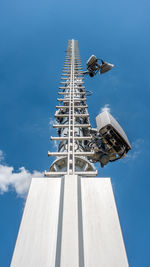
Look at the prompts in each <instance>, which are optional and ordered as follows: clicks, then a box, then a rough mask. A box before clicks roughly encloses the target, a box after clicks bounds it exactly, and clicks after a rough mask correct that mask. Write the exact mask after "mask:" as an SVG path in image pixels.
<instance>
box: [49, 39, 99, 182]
mask: <svg viewBox="0 0 150 267" xmlns="http://www.w3.org/2000/svg"><path fill="white" fill-rule="evenodd" d="M83 85H84V82H83V75H82V64H81V59H80V52H79V47H78V41H75V40H69V41H68V46H67V50H66V57H65V62H64V68H63V71H62V77H61V86H60V87H59V90H60V92H59V93H58V94H59V95H61V96H62V98H57V101H59V103H60V104H59V105H58V106H56V108H57V111H56V113H55V117H56V121H57V123H58V124H54V125H53V127H54V128H58V137H51V140H57V141H60V143H59V147H58V152H48V156H55V157H57V158H56V160H55V161H54V162H53V163H52V165H51V167H50V169H49V171H48V172H45V176H48V177H52V176H57V177H58V175H60V176H61V175H65V174H68V175H73V174H78V175H82V176H84V175H85V176H95V175H97V171H95V170H94V167H93V164H91V162H90V161H89V159H88V156H89V157H90V156H92V155H93V153H94V152H92V151H86V149H85V147H86V145H87V142H88V140H91V138H92V136H91V135H90V131H89V129H90V128H91V125H90V121H89V114H88V106H87V104H86V90H85V87H84V86H83Z"/></svg>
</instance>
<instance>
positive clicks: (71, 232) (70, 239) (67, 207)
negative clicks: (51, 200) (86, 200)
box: [60, 175, 79, 267]
mask: <svg viewBox="0 0 150 267" xmlns="http://www.w3.org/2000/svg"><path fill="white" fill-rule="evenodd" d="M77 178H78V177H77V175H65V180H64V201H63V217H62V243H61V261H60V266H61V267H78V266H79V241H78V192H77Z"/></svg>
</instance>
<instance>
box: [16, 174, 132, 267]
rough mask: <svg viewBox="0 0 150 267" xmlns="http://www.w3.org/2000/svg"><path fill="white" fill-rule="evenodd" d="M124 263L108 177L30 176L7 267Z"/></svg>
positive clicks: (116, 266)
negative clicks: (28, 188)
mask: <svg viewBox="0 0 150 267" xmlns="http://www.w3.org/2000/svg"><path fill="white" fill-rule="evenodd" d="M27 266H28V267H34V266H36V267H43V266H44V267H99V266H102V267H120V266H121V267H127V266H128V261H127V256H126V252H125V247H124V243H123V238H122V233H121V228H120V224H119V218H118V214H117V209H116V205H115V200H114V196H113V191H112V186H111V181H110V179H109V178H85V177H84V178H81V177H79V176H76V175H66V176H65V177H64V178H63V177H61V178H38V179H35V178H34V179H32V182H31V186H30V190H29V194H28V197H27V201H26V205H25V209H24V213H23V217H22V222H21V225H20V230H19V233H18V238H17V242H16V246H15V250H14V254H13V258H12V262H11V267H27Z"/></svg>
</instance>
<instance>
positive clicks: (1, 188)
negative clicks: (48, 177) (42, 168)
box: [0, 150, 43, 198]
mask: <svg viewBox="0 0 150 267" xmlns="http://www.w3.org/2000/svg"><path fill="white" fill-rule="evenodd" d="M0 159H1V160H3V159H4V155H3V151H2V150H0ZM33 177H37V178H38V177H43V173H41V172H38V171H33V173H31V172H29V171H28V170H26V169H25V168H24V167H21V168H19V172H14V167H12V166H7V165H3V164H0V194H3V193H5V192H8V191H10V190H15V191H16V193H17V195H18V196H19V197H23V198H24V197H26V195H27V192H28V190H29V186H30V183H31V179H32V178H33Z"/></svg>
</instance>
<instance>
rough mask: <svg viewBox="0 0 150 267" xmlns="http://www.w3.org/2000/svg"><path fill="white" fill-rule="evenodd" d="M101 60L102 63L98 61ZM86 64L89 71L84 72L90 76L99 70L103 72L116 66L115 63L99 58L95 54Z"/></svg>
mask: <svg viewBox="0 0 150 267" xmlns="http://www.w3.org/2000/svg"><path fill="white" fill-rule="evenodd" d="M99 60H100V61H101V64H99V63H98V61H99ZM86 65H87V71H84V72H83V74H88V75H89V76H90V77H93V76H95V75H96V74H97V73H98V72H100V74H103V73H105V72H107V71H109V70H111V69H112V68H113V67H114V65H113V64H110V63H108V62H105V61H103V60H102V59H98V58H97V57H96V56H94V55H92V56H91V57H90V58H89V59H88V61H87V63H86Z"/></svg>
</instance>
